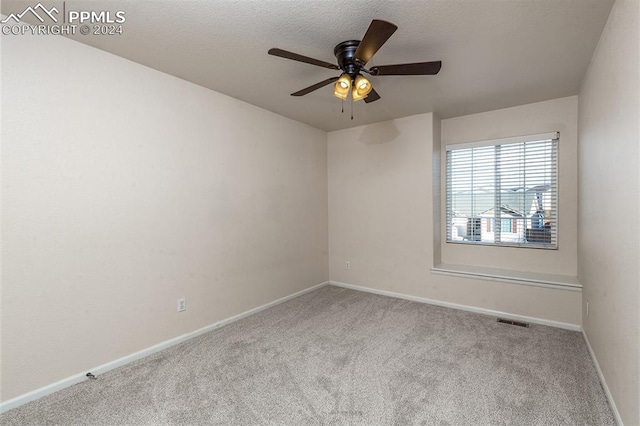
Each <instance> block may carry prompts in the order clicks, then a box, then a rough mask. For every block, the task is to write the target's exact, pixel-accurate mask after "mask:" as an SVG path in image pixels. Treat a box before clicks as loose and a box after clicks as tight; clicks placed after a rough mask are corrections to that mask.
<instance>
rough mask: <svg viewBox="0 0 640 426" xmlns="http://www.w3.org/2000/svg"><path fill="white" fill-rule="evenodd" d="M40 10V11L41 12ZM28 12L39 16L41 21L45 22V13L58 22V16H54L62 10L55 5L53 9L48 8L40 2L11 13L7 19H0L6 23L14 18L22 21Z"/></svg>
mask: <svg viewBox="0 0 640 426" xmlns="http://www.w3.org/2000/svg"><path fill="white" fill-rule="evenodd" d="M38 12H40V14H39V13H38ZM27 13H31V14H32V15H33V16H35V17H36V18H38V20H39V21H40V22H44V18H43V17H42V16H43V15H46V16H48V17H49V18H51V19H52V20H53V22H58V18H56V17H55V16H54V13H55V14H56V15H57V14H58V13H60V11H59V10H58V9H57V8H56V7H55V6H54V7H52V8H51V9H47V8H46V7H44V6H43V5H42V3H38V4H37V5H35V6H34V7H31V6H29V7H27V8H26V9H25V10H23V11H22V13H11V14H9V16H7V17H6V18H5V19H3V20H2V21H0V23H2V24H6V23H7V22H9V21H10V20H11V19H13V20H14V21H16V22H20V20H21V19H22V17H23V16H25V15H26V14H27Z"/></svg>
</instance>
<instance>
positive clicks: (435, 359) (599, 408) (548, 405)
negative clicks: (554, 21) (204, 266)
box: [0, 286, 614, 425]
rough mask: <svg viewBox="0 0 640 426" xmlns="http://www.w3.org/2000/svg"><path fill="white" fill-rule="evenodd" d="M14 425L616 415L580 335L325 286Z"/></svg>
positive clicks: (30, 412) (43, 406) (543, 419)
mask: <svg viewBox="0 0 640 426" xmlns="http://www.w3.org/2000/svg"><path fill="white" fill-rule="evenodd" d="M0 423H2V424H3V425H40V424H59V425H81V424H91V425H94V424H95V425H121V424H130V425H163V424H202V425H204V424H206V425H213V424H220V425H230V424H233V425H329V424H330V425H378V424H380V425H413V424H421V425H422V424H425V425H485V424H487V425H488V424H492V425H493V424H496V425H497V424H516V425H534V424H535V425H559V424H564V425H571V424H575V425H613V424H614V419H613V417H612V414H611V411H610V409H609V407H608V405H607V402H606V400H605V396H604V393H603V390H602V388H601V386H600V383H599V382H598V377H597V374H596V371H595V368H594V366H593V364H592V362H591V359H590V357H589V354H588V351H587V347H586V344H585V342H584V340H583V337H582V335H581V334H580V333H577V332H572V331H566V330H560V329H555V328H550V327H544V326H536V325H532V326H531V327H530V328H520V327H517V326H513V325H505V324H500V323H497V322H496V320H495V318H491V317H488V316H483V315H477V314H472V313H468V312H462V311H456V310H452V309H447V308H441V307H437V306H430V305H425V304H420V303H416V302H409V301H405V300H400V299H393V298H388V297H382V296H376V295H371V294H367V293H361V292H356V291H351V290H345V289H342V288H337V287H330V286H329V287H324V288H321V289H319V290H317V291H314V292H312V293H309V294H307V295H304V296H302V297H299V298H297V299H294V300H291V301H289V302H287V303H284V304H281V305H279V306H276V307H274V308H271V309H269V310H266V311H263V312H261V313H259V314H256V315H254V316H251V317H249V318H246V319H244V320H241V321H239V322H236V323H233V324H231V325H229V326H226V327H224V328H221V329H219V330H216V331H213V332H210V333H208V334H205V335H202V336H200V337H198V338H195V339H193V340H190V341H189V342H186V343H183V344H181V345H178V346H175V347H173V348H171V349H168V350H165V351H163V352H159V353H157V354H155V355H152V356H150V357H148V358H145V359H143V360H140V361H138V362H135V363H132V364H129V365H127V366H124V367H121V368H119V369H117V370H113V371H111V372H109V373H106V374H104V375H102V376H100V377H98V379H97V380H93V381H87V382H83V383H81V384H78V385H76V386H73V387H70V388H67V389H65V390H62V391H60V392H58V393H56V394H53V395H50V396H48V397H45V398H43V399H40V400H38V401H35V402H32V403H30V404H27V405H25V406H22V407H20V408H17V409H14V410H12V411H9V412H8V413H6V414H4V415H2V416H1V417H0Z"/></svg>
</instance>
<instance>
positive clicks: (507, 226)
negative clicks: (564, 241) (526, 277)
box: [447, 133, 558, 248]
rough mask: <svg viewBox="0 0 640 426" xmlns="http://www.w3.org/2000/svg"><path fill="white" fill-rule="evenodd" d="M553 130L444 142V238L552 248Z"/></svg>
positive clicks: (555, 146)
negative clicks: (541, 132)
mask: <svg viewBox="0 0 640 426" xmlns="http://www.w3.org/2000/svg"><path fill="white" fill-rule="evenodd" d="M557 163H558V134H557V133H551V134H544V135H531V136H523V137H516V138H507V139H500V140H497V141H486V142H473V143H469V144H456V145H450V146H447V242H456V243H472V244H498V245H508V246H523V247H536V248H557V233H558V230H557V216H558V211H557V210H558V183H557V178H558V174H557Z"/></svg>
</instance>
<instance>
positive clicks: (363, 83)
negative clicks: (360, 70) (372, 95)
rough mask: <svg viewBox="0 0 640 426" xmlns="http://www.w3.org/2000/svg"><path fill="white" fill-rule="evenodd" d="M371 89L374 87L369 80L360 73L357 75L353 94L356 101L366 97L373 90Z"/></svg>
mask: <svg viewBox="0 0 640 426" xmlns="http://www.w3.org/2000/svg"><path fill="white" fill-rule="evenodd" d="M371 89H373V87H371V83H370V82H369V80H367V79H366V78H364V77H363V76H361V75H358V76H357V77H356V81H355V84H354V85H353V91H352V93H351V96H353V100H354V101H359V100H360V99H364V98H366V97H367V95H368V94H369V92H371Z"/></svg>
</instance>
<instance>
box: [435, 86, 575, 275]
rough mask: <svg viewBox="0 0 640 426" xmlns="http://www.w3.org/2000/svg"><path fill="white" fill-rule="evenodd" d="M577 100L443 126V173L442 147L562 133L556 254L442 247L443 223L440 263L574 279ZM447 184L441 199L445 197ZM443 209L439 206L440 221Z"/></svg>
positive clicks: (520, 108)
mask: <svg viewBox="0 0 640 426" xmlns="http://www.w3.org/2000/svg"><path fill="white" fill-rule="evenodd" d="M577 126H578V98H577V96H572V97H568V98H562V99H555V100H551V101H545V102H537V103H534V104H528V105H522V106H517V107H513V108H506V109H501V110H496V111H490V112H485V113H481V114H473V115H467V116H464V117H457V118H450V119H447V120H442V147H443V154H442V163H443V166H442V173H443V175H444V173H445V165H444V158H445V157H444V155H445V154H444V147H445V146H446V145H451V144H456V143H463V142H474V141H482V140H490V139H499V138H506V137H510V136H521V135H531V134H536V133H546V132H560V140H559V143H558V148H559V155H558V249H557V250H540V249H523V248H514V247H491V246H477V245H474V246H470V245H464V244H450V243H449V244H447V243H446V229H445V226H446V222H445V221H442V223H441V232H442V235H443V236H445V238H443V241H442V244H441V247H442V263H449V264H460V263H462V264H467V265H474V266H484V267H491V268H501V269H515V270H521V271H530V272H542V273H548V274H560V275H569V276H573V277H575V276H576V275H577V264H578V260H577V259H578V254H577V242H576V238H577V229H578V225H577V208H578V195H577V191H578V181H577V176H578V160H577V156H578V154H577V152H578V128H577ZM444 185H445V182H444V179H443V182H442V187H441V190H442V193H443V194H446V187H445V186H444ZM445 204H446V203H445V202H443V203H442V204H441V214H442V217H447V216H446V205H445Z"/></svg>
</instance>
